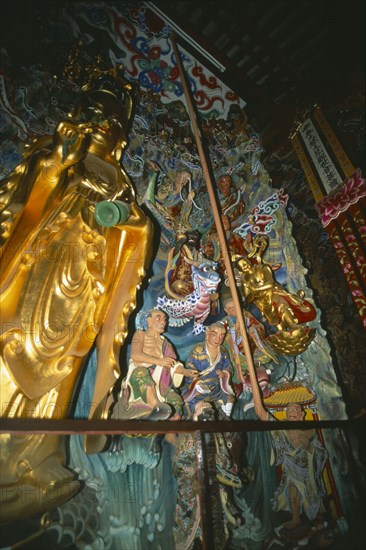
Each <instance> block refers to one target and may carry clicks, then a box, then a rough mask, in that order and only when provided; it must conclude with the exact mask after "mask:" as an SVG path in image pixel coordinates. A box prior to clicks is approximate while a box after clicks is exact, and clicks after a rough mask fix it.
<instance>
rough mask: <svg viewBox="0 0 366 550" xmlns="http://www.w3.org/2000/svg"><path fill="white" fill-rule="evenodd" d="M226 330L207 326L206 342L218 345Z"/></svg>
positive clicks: (210, 344)
mask: <svg viewBox="0 0 366 550" xmlns="http://www.w3.org/2000/svg"><path fill="white" fill-rule="evenodd" d="M225 334H226V330H225V329H224V327H223V328H220V327H213V328H208V329H207V331H206V342H207V344H208V345H209V346H213V347H219V346H221V344H222V343H223V341H224V339H225Z"/></svg>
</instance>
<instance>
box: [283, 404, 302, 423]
mask: <svg viewBox="0 0 366 550" xmlns="http://www.w3.org/2000/svg"><path fill="white" fill-rule="evenodd" d="M303 418H304V411H303V410H302V408H301V405H299V404H298V403H290V404H289V405H287V408H286V420H303Z"/></svg>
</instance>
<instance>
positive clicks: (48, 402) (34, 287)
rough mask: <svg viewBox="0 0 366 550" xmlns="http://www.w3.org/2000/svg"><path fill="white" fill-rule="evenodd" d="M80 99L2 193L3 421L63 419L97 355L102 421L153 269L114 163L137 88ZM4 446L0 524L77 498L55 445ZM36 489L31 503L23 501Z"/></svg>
mask: <svg viewBox="0 0 366 550" xmlns="http://www.w3.org/2000/svg"><path fill="white" fill-rule="evenodd" d="M82 90H83V91H82V94H81V96H82V97H81V101H80V104H79V105H78V107H77V108H76V110H75V111H74V113H72V114H70V118H69V119H68V120H64V121H62V122H61V123H59V125H58V126H57V128H56V130H55V133H54V135H53V137H51V138H49V137H47V136H46V137H43V138H40V139H39V140H37V141H35V142H34V143H33V144H32V146H31V147H30V148H29V150H28V152H27V154H26V155H25V158H24V160H23V161H22V162H21V163H20V164H19V165H18V166H17V167H16V168H15V170H14V171H13V172H12V173H11V174H10V175H9V176H8V177H7V178H6V179H5V180H3V181H2V182H1V188H0V203H1V218H0V222H1V232H2V234H1V245H2V247H1V290H0V307H1V327H0V328H1V398H2V399H1V409H2V410H1V415H2V417H3V418H4V417H5V418H52V419H59V418H65V417H68V416H69V415H70V414H71V412H72V410H73V408H74V407H75V403H76V401H77V391H76V387H77V384H78V383H79V381H80V380H81V375H82V374H83V366H84V364H85V362H86V358H87V356H88V354H89V352H90V351H91V348H92V347H93V346H95V348H96V355H97V374H96V381H95V389H94V396H93V400H92V404H91V410H90V416H91V417H94V418H96V417H98V418H101V417H106V415H107V411H106V410H105V408H103V404H104V403H105V402H106V401H107V397H108V393H109V391H110V390H111V388H112V386H113V384H114V382H115V381H116V377H118V374H119V351H120V348H121V345H122V344H123V342H124V340H125V337H126V335H127V323H128V318H129V315H130V313H131V312H132V311H133V309H134V308H135V305H136V292H137V289H138V288H139V286H140V284H141V281H142V278H143V277H144V275H145V271H146V269H147V267H148V265H149V263H150V260H151V251H152V238H153V226H152V223H151V221H150V220H149V219H148V218H147V217H146V215H145V214H144V212H143V211H142V210H141V209H140V208H139V206H138V204H137V202H136V199H135V193H134V190H133V187H132V184H131V181H130V180H129V178H128V176H127V174H126V172H125V171H124V169H123V168H122V167H121V165H120V163H119V160H120V158H121V154H122V151H123V150H124V148H125V147H126V144H127V135H128V131H129V125H130V123H131V119H132V115H133V106H134V87H133V86H132V85H131V83H129V82H127V81H126V80H125V79H124V78H123V76H122V74H121V72H120V71H119V70H118V69H112V70H109V71H105V72H102V71H98V72H97V74H96V75H95V77H94V78H93V79H91V81H90V83H89V84H88V85H87V86H85V87H84V88H83V89H82ZM108 205H117V207H119V209H120V211H121V212H122V215H121V216H120V218H119V219H116V220H115V221H114V222H111V221H110V216H109V215H108V213H107V216H105V211H104V213H103V207H105V206H107V210H108ZM98 209H99V210H98ZM117 209H118V208H117ZM98 212H99V213H98ZM97 214H98V215H97ZM103 216H104V218H105V219H104V221H103ZM0 445H1V448H0V451H1V455H0V456H1V497H0V498H1V508H2V518H1V519H2V521H5V522H6V521H11V520H12V519H14V518H20V517H25V516H27V515H28V516H29V515H31V514H35V513H37V512H43V511H45V510H47V509H48V508H50V507H55V506H56V505H59V504H60V503H62V502H63V501H65V500H67V499H68V498H70V497H71V496H72V495H73V494H74V493H75V492H76V491H77V490H78V489H79V482H78V481H77V480H75V478H74V473H73V472H71V471H70V470H68V469H67V467H65V463H66V462H65V453H66V449H65V444H64V442H63V441H62V439H61V437H59V436H54V435H49V436H47V435H43V434H42V435H34V434H33V435H30V434H27V435H2V436H1V439H0ZM32 488H33V489H34V488H37V495H36V496H35V498H34V499H30V498H24V495H26V494H28V495H29V494H30V493H31V492H32Z"/></svg>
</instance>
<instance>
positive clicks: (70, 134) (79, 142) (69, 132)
mask: <svg viewBox="0 0 366 550" xmlns="http://www.w3.org/2000/svg"><path fill="white" fill-rule="evenodd" d="M92 131H93V130H92V127H91V125H90V124H89V123H83V124H75V123H73V122H71V121H70V122H69V121H64V122H61V123H60V124H59V125H58V126H57V128H56V131H55V134H54V145H55V149H54V154H55V153H56V155H57V156H58V157H59V159H58V160H59V161H60V162H61V164H62V166H63V167H64V168H69V167H70V166H73V165H74V164H76V163H77V162H79V161H80V160H81V159H82V158H83V157H84V156H85V154H86V152H87V149H88V146H89V144H90V134H91V133H92Z"/></svg>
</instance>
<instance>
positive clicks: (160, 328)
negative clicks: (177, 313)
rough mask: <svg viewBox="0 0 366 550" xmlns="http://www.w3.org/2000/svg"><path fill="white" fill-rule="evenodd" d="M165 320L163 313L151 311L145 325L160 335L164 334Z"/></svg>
mask: <svg viewBox="0 0 366 550" xmlns="http://www.w3.org/2000/svg"><path fill="white" fill-rule="evenodd" d="M166 322H167V318H166V315H165V313H164V312H163V311H158V310H153V311H152V312H151V315H150V317H148V318H147V325H148V327H149V328H150V329H152V330H154V331H156V332H158V333H159V334H162V333H163V332H165V327H166Z"/></svg>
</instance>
